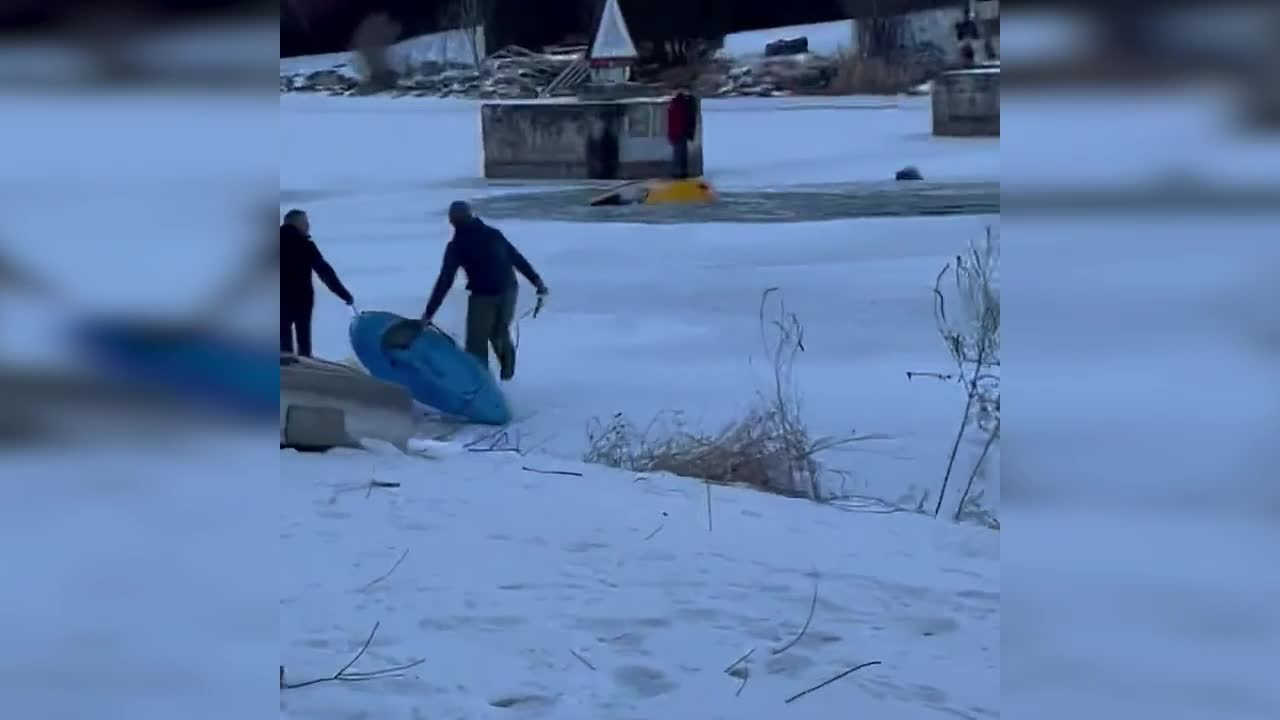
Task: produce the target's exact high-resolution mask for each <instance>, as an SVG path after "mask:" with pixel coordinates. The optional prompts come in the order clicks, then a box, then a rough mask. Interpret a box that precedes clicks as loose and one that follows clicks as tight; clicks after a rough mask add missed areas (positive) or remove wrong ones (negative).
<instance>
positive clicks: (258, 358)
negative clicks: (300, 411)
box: [73, 319, 280, 417]
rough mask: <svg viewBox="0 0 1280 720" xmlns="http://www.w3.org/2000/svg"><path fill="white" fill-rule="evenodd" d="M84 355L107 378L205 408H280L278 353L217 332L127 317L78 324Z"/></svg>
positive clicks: (255, 411)
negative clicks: (152, 322)
mask: <svg viewBox="0 0 1280 720" xmlns="http://www.w3.org/2000/svg"><path fill="white" fill-rule="evenodd" d="M73 336H74V339H75V340H76V342H77V344H78V346H79V347H80V349H81V350H82V351H83V352H84V354H85V356H86V359H87V360H89V361H90V362H91V363H93V364H94V365H95V366H96V369H97V370H98V371H99V372H104V373H105V374H106V375H107V376H108V377H109V378H110V379H112V380H115V381H117V382H123V383H127V384H129V385H133V386H135V387H138V388H140V389H145V390H151V391H155V392H159V393H164V394H167V395H171V396H173V397H175V399H179V400H186V401H188V402H192V403H194V404H197V405H201V406H204V407H206V408H208V409H216V410H221V411H230V412H233V413H237V414H248V415H253V416H260V417H269V416H270V415H272V414H276V413H278V412H279V406H280V370H279V365H278V353H277V351H276V350H275V349H274V348H272V347H270V346H259V345H257V344H254V343H252V342H250V341H247V340H244V339H242V338H239V337H235V336H231V335H226V334H223V333H221V332H218V331H216V330H206V329H198V328H194V327H183V326H180V325H162V324H150V323H146V322H139V321H135V320H131V319H91V320H86V321H82V322H80V323H77V324H76V326H75V327H74V328H73Z"/></svg>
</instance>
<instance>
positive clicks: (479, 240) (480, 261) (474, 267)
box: [423, 218, 543, 318]
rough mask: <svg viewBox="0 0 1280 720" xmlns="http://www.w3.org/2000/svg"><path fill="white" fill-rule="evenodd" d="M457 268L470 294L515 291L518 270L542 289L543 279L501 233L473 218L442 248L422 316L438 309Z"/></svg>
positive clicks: (490, 294)
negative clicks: (464, 278) (437, 268)
mask: <svg viewBox="0 0 1280 720" xmlns="http://www.w3.org/2000/svg"><path fill="white" fill-rule="evenodd" d="M459 268H461V269H462V270H463V272H465V273H466V274H467V290H469V291H470V292H471V293H472V294H473V295H486V296H495V295H505V294H506V293H508V292H513V291H515V289H516V272H517V271H519V272H520V274H521V275H523V276H525V278H526V279H528V281H529V282H530V283H532V284H533V285H534V287H537V288H541V287H543V284H542V278H541V277H539V276H538V273H537V272H535V271H534V269H533V266H532V265H530V264H529V261H528V260H526V259H525V257H524V256H523V255H521V254H520V251H519V250H517V249H516V248H515V246H514V245H512V244H511V242H510V241H509V240H507V238H506V236H505V235H503V234H502V232H501V231H499V230H498V229H497V228H495V227H491V226H489V225H486V224H484V223H483V222H482V221H481V220H480V219H479V218H472V219H471V220H468V221H467V222H465V223H463V224H462V225H460V226H458V227H456V228H454V233H453V239H452V240H450V241H449V244H448V245H446V246H445V249H444V260H443V261H442V262H441V264H440V276H439V277H437V278H436V284H435V287H434V288H433V289H432V291H431V299H430V300H428V301H427V309H426V311H425V312H424V313H423V317H426V318H430V317H432V316H434V315H435V314H436V311H437V310H439V309H440V305H441V304H442V303H444V298H445V295H447V294H449V290H450V289H451V288H452V287H453V281H454V279H455V278H456V277H457V275H458V269H459Z"/></svg>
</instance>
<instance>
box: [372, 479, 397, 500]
mask: <svg viewBox="0 0 1280 720" xmlns="http://www.w3.org/2000/svg"><path fill="white" fill-rule="evenodd" d="M398 487H400V483H398V482H383V481H381V480H374V479H372V478H371V479H370V480H369V489H368V491H367V492H365V494H364V497H365V499H366V500H368V499H369V496H370V495H372V494H373V489H374V488H398Z"/></svg>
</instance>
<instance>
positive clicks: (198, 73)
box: [0, 0, 279, 720]
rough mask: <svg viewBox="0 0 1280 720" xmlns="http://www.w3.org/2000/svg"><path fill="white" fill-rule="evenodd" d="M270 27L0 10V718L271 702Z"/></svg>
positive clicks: (256, 10)
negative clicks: (267, 428) (249, 276)
mask: <svg viewBox="0 0 1280 720" xmlns="http://www.w3.org/2000/svg"><path fill="white" fill-rule="evenodd" d="M276 19H277V8H276V7H275V6H273V5H260V4H259V5H255V4H248V3H245V4H241V5H235V6H233V5H228V4H224V5H219V4H217V3H209V2H205V3H200V2H179V1H177V0H175V1H174V2H167V3H166V2H156V3H141V2H139V3H126V2H110V1H107V2H97V3H71V2H56V1H53V0H50V1H47V2H25V0H18V1H17V2H13V1H9V2H4V3H0V97H3V100H0V104H3V106H4V110H3V112H0V128H2V129H3V130H2V132H0V158H2V160H0V397H3V398H4V401H3V402H2V403H0V567H3V568H4V579H3V585H4V588H5V590H4V592H3V593H0V636H3V637H4V638H5V641H6V642H5V647H4V650H0V714H2V715H4V716H5V717H25V718H33V719H34V718H86V717H130V718H139V719H142V718H175V717H187V718H209V719H211V720H212V719H214V718H220V719H223V720H225V718H229V717H250V716H253V715H254V714H255V713H256V714H261V713H263V712H267V711H269V710H270V709H271V707H272V703H274V702H276V699H277V693H278V690H277V689H276V688H275V687H274V686H273V684H272V683H271V675H272V674H273V673H274V672H275V670H274V667H272V666H274V665H275V664H276V663H275V658H276V656H277V654H278V641H277V634H278V630H277V627H278V626H277V622H278V611H277V607H276V595H277V593H276V592H275V591H274V586H273V584H272V569H273V566H272V564H271V560H272V558H271V549H272V548H274V547H275V545H276V544H277V543H278V537H279V535H278V532H279V528H278V524H279V523H278V519H277V518H278V515H277V512H276V510H277V505H276V502H275V488H276V482H277V477H278V473H277V470H276V468H277V464H276V463H277V462H278V452H279V451H278V450H277V449H276V448H271V447H269V446H268V444H267V442H266V437H265V435H266V433H265V432H264V431H263V430H262V427H263V424H264V423H265V420H266V417H267V416H269V415H270V412H268V410H269V409H270V408H269V406H268V403H267V402H266V401H265V398H267V397H273V396H274V393H275V387H276V386H277V385H278V376H277V375H276V374H275V373H276V370H275V367H274V366H273V365H271V364H269V363H270V362H271V361H272V359H273V358H272V355H273V347H274V342H275V341H274V335H273V334H272V333H271V330H272V328H273V326H274V324H275V318H274V316H275V314H276V313H275V307H276V304H277V291H276V289H275V283H276V280H275V271H274V269H273V268H270V267H269V260H270V257H271V256H270V255H269V254H268V255H265V256H264V249H263V242H264V240H267V239H269V238H264V237H263V235H264V234H265V233H268V232H270V231H271V230H272V224H271V223H272V222H273V220H274V219H275V218H274V217H273V216H274V214H275V213H274V206H275V199H276V194H277V190H276V167H277V163H276V151H275V141H276V135H277V134H278V122H277V117H278V115H277V98H276V94H275V93H276V90H275V86H274V79H273V77H272V72H271V71H272V68H273V67H274V66H275V63H276V62H277V61H276V55H277V46H278V41H277V39H276V35H275V31H276V24H277V23H276ZM267 207H271V208H272V212H271V214H268V213H267V211H266V208H267ZM264 257H265V259H264ZM252 268H261V271H259V272H256V273H255V280H254V281H253V282H252V283H250V282H247V281H241V280H238V278H239V277H242V276H244V275H245V274H246V272H247V271H248V270H249V269H252ZM233 285H234V286H236V287H237V288H238V289H236V290H232V289H231V288H232V286H233ZM233 293H234V294H233ZM274 402H275V401H274V400H271V401H270V404H271V405H274Z"/></svg>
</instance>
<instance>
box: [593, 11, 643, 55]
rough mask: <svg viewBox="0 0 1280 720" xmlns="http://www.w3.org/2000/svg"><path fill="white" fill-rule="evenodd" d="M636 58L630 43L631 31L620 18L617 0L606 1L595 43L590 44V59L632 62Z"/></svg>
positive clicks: (634, 50)
mask: <svg viewBox="0 0 1280 720" xmlns="http://www.w3.org/2000/svg"><path fill="white" fill-rule="evenodd" d="M637 56H638V53H636V45H635V43H634V42H632V41H631V31H630V30H628V29H627V21H626V19H625V18H623V17H622V8H621V7H619V6H618V0H607V1H606V2H605V4H604V12H603V13H601V14H600V24H599V25H598V26H596V37H595V41H594V42H592V43H591V57H592V59H596V60H632V59H635V58H636V57H637Z"/></svg>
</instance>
